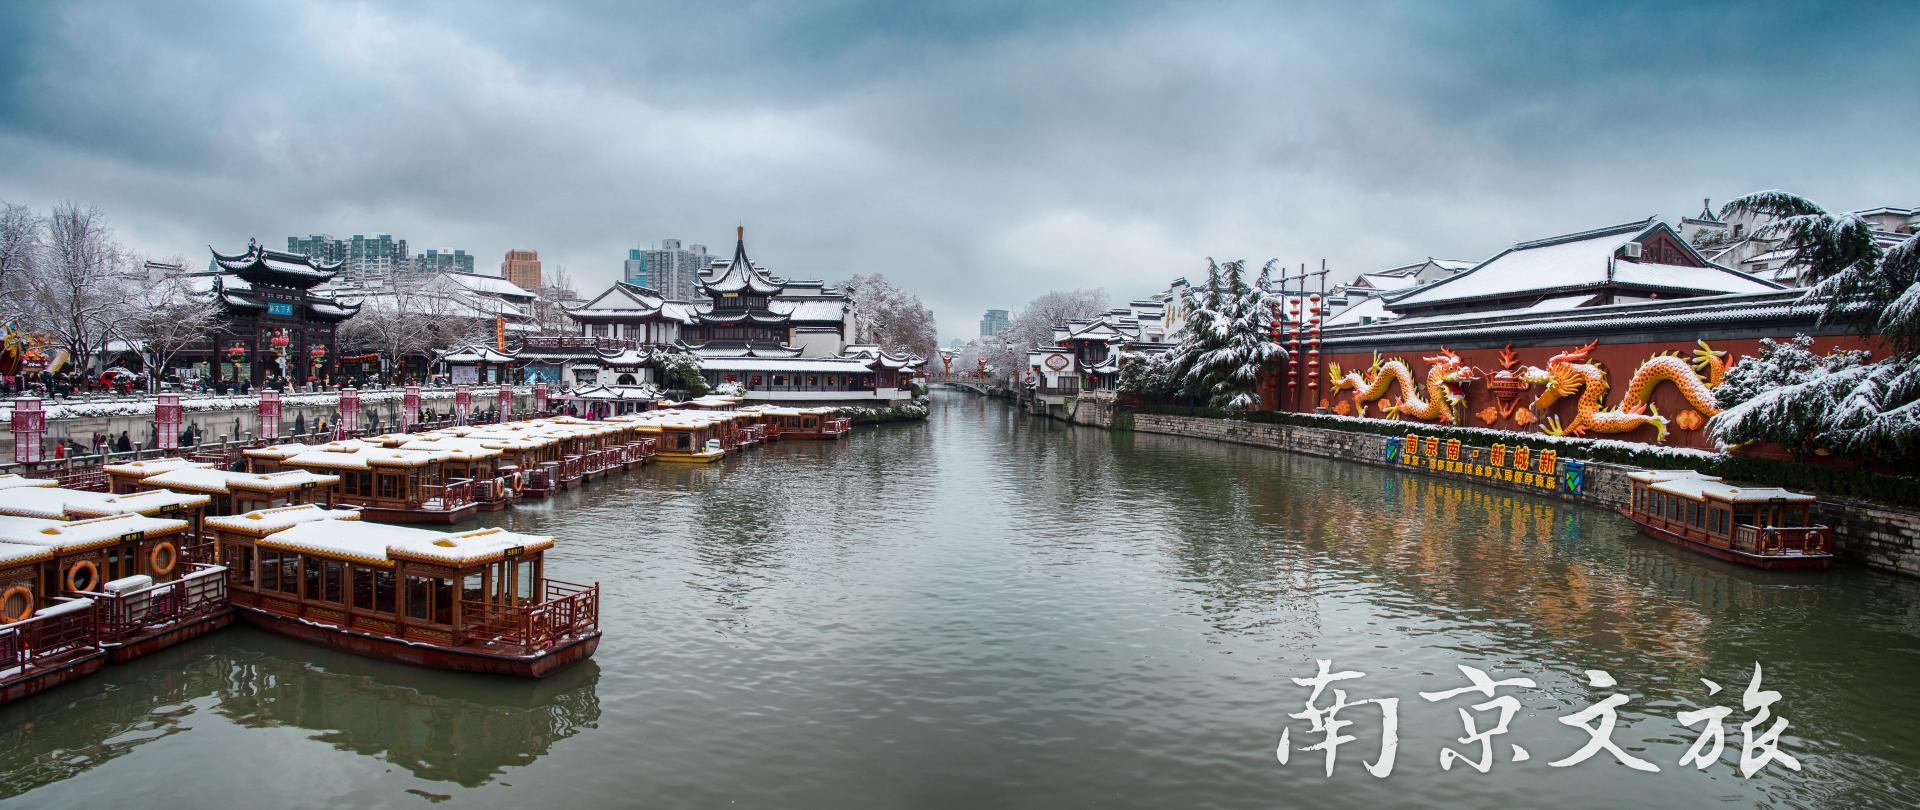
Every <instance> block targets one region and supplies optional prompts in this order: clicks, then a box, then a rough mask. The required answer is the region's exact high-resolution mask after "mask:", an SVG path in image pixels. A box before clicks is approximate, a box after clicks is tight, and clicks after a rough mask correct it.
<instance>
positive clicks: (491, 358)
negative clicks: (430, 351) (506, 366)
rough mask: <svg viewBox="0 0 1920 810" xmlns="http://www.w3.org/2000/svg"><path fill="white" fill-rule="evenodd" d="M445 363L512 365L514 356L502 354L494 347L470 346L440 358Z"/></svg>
mask: <svg viewBox="0 0 1920 810" xmlns="http://www.w3.org/2000/svg"><path fill="white" fill-rule="evenodd" d="M440 360H441V362H445V363H478V362H481V361H485V362H488V363H511V362H513V355H510V354H507V353H505V352H502V351H500V350H498V349H495V348H493V347H492V346H486V345H481V344H468V345H466V346H462V347H460V348H458V349H455V350H453V351H450V352H447V353H446V354H443V355H441V356H440Z"/></svg>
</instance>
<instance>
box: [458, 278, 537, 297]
mask: <svg viewBox="0 0 1920 810" xmlns="http://www.w3.org/2000/svg"><path fill="white" fill-rule="evenodd" d="M442 275H444V276H445V277H446V278H447V279H448V280H449V281H452V282H453V283H455V284H458V285H460V286H462V287H465V288H467V289H469V290H472V291H474V292H477V293H482V294H485V295H498V296H502V297H506V298H519V299H525V300H528V301H531V300H533V299H535V298H539V297H540V296H538V295H535V294H533V293H532V292H529V291H527V290H526V289H525V288H523V287H521V286H520V285H518V284H515V283H513V282H511V281H508V280H506V279H504V278H501V277H499V276H488V275H481V274H479V273H444V274H442Z"/></svg>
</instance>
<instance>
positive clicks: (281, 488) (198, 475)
mask: <svg viewBox="0 0 1920 810" xmlns="http://www.w3.org/2000/svg"><path fill="white" fill-rule="evenodd" d="M140 483H141V484H144V485H146V486H154V487H165V488H167V489H179V490H186V491H188V492H204V493H208V494H212V495H227V494H231V493H232V492H233V491H234V490H243V491H247V492H292V491H295V490H300V489H311V488H313V487H316V486H327V487H330V486H333V485H334V484H338V483H340V476H337V475H324V474H321V473H316V472H312V471H310V470H283V471H280V472H270V473H246V472H232V471H230V470H215V469H211V468H189V469H179V470H174V471H172V472H165V473H161V474H159V475H154V476H149V477H147V478H144V479H141V481H140Z"/></svg>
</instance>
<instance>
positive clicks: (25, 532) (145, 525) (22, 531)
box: [0, 515, 187, 553]
mask: <svg viewBox="0 0 1920 810" xmlns="http://www.w3.org/2000/svg"><path fill="white" fill-rule="evenodd" d="M186 530H187V522H186V521H184V520H172V519H169V518H153V517H147V516H146V515H114V516H112V517H102V518H92V519H90V520H55V521H47V520H24V521H23V520H20V519H18V518H0V541H4V542H8V543H20V544H22V545H29V546H43V547H47V548H51V549H54V550H55V551H58V552H61V553H71V552H75V551H86V550H89V549H95V548H102V547H105V546H111V545H114V544H115V543H119V542H120V541H121V539H122V538H125V537H127V536H128V535H136V536H138V537H161V536H165V535H170V534H179V533H180V532H184V531H186Z"/></svg>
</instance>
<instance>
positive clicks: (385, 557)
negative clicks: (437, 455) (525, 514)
mask: <svg viewBox="0 0 1920 810" xmlns="http://www.w3.org/2000/svg"><path fill="white" fill-rule="evenodd" d="M258 542H259V545H261V546H262V547H265V548H275V549H281V550H285V551H298V552H302V553H307V554H318V555H321V556H325V557H333V558H336V559H345V560H351V561H353V562H356V563H361V564H365V565H377V566H381V567H387V568H391V567H392V566H393V561H394V560H395V559H396V558H397V559H405V560H417V561H421V562H428V563H434V564H438V565H454V566H463V567H464V566H468V565H480V564H484V563H488V562H493V561H495V560H499V559H501V558H503V557H505V556H507V554H508V553H509V552H510V551H512V550H513V549H516V548H518V549H520V550H521V552H527V553H530V552H538V551H543V550H545V549H547V548H550V547H552V546H553V538H552V537H546V536H541V535H528V534H516V533H514V532H510V531H506V530H504V529H475V530H472V531H465V532H436V531H432V530H429V529H416V528H411V527H407V526H390V525H387V524H383V523H356V524H353V525H351V526H346V525H341V524H340V523H339V522H337V521H334V520H324V519H321V520H310V521H307V522H304V523H300V524H298V525H295V526H291V527H288V528H286V529H284V530H282V531H279V532H274V533H271V534H268V535H266V536H264V537H261V538H260V540H259V541H258Z"/></svg>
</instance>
